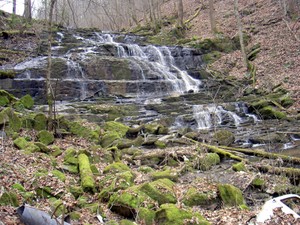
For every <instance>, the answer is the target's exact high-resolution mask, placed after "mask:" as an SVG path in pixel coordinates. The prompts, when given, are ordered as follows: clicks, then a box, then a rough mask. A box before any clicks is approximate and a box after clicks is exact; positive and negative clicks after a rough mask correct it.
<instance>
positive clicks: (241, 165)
mask: <svg viewBox="0 0 300 225" xmlns="http://www.w3.org/2000/svg"><path fill="white" fill-rule="evenodd" d="M232 169H233V170H234V171H237V172H239V171H247V168H246V166H245V163H244V162H239V163H235V164H233V165H232Z"/></svg>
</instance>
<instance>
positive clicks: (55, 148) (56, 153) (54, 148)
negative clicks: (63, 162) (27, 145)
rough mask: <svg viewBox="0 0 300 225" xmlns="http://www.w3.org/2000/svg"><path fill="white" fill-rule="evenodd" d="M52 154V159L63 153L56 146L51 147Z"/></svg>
mask: <svg viewBox="0 0 300 225" xmlns="http://www.w3.org/2000/svg"><path fill="white" fill-rule="evenodd" d="M51 149H52V152H51V155H52V156H53V157H57V156H59V155H61V154H62V153H63V151H62V150H61V149H60V148H59V147H58V146H51Z"/></svg>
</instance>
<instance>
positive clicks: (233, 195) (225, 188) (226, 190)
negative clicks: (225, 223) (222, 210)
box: [218, 184, 245, 206]
mask: <svg viewBox="0 0 300 225" xmlns="http://www.w3.org/2000/svg"><path fill="white" fill-rule="evenodd" d="M218 190H219V194H220V197H221V199H222V201H223V203H224V205H226V206H241V205H245V200H244V197H243V193H242V191H241V190H240V189H239V188H237V187H235V186H233V185H231V184H220V185H218Z"/></svg>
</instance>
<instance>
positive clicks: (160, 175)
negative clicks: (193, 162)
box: [150, 169, 179, 182]
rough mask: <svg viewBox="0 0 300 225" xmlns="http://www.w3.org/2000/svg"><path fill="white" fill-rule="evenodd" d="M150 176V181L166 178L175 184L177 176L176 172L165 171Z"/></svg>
mask: <svg viewBox="0 0 300 225" xmlns="http://www.w3.org/2000/svg"><path fill="white" fill-rule="evenodd" d="M150 176H151V178H152V180H158V179H163V178H167V179H170V180H172V181H174V182H176V181H177V180H178V176H179V175H178V172H177V171H176V170H172V169H166V170H163V171H155V172H153V173H151V175H150Z"/></svg>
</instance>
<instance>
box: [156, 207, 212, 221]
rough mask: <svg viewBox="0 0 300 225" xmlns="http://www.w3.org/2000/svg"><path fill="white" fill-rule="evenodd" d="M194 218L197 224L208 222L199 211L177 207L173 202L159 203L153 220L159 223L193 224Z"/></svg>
mask: <svg viewBox="0 0 300 225" xmlns="http://www.w3.org/2000/svg"><path fill="white" fill-rule="evenodd" d="M195 220H196V221H197V224H199V225H209V224H210V223H209V222H208V221H206V220H205V219H204V218H203V216H201V215H200V214H199V213H194V212H192V210H191V209H190V210H187V209H179V208H177V207H176V205H174V204H163V205H161V206H160V209H159V210H158V211H157V212H156V215H155V221H156V223H157V224H160V225H182V224H195Z"/></svg>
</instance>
